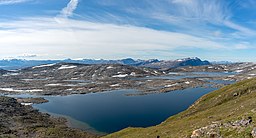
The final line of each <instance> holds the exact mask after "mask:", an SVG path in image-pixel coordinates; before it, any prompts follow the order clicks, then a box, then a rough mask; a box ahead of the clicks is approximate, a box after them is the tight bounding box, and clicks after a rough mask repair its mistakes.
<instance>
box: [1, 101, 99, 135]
mask: <svg viewBox="0 0 256 138" xmlns="http://www.w3.org/2000/svg"><path fill="white" fill-rule="evenodd" d="M65 122H66V120H65V119H64V118H52V117H50V115H49V114H45V113H40V112H38V110H35V109H33V108H32V106H25V105H21V104H20V103H18V102H17V100H16V99H14V98H9V97H3V96H1V97H0V137H3V138H5V137H10V138H27V137H33V138H46V137H47V138H60V137H62V138H96V137H99V136H96V135H93V134H90V133H87V132H84V131H80V130H76V129H71V128H68V127H67V126H66V124H65Z"/></svg>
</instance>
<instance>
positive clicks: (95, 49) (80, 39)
mask: <svg viewBox="0 0 256 138" xmlns="http://www.w3.org/2000/svg"><path fill="white" fill-rule="evenodd" d="M0 28H4V29H3V30H0V38H1V39H0V45H1V47H0V55H1V56H4V57H9V56H12V57H15V56H17V55H22V54H23V53H33V54H35V55H38V56H37V57H35V58H41V59H46V58H67V57H70V58H79V57H85V58H86V57H87V58H122V57H129V56H132V57H136V58H139V57H143V56H147V58H152V57H154V55H161V53H165V54H166V51H171V50H173V49H176V48H182V47H183V48H186V47H187V48H202V49H220V48H224V49H225V47H224V46H223V45H222V44H221V43H218V42H213V41H211V40H208V39H205V38H201V37H195V36H192V35H188V34H183V33H177V32H165V31H158V30H153V29H148V28H143V27H135V26H120V25H113V24H102V23H92V22H87V21H78V20H70V19H63V18H60V19H58V22H56V20H54V19H52V18H34V19H33V18H30V19H24V20H21V21H9V22H5V23H4V22H2V23H0ZM8 28H11V29H8ZM162 51H164V52H162ZM148 52H149V53H154V54H152V55H147V53H148ZM2 58H3V57H2ZM163 58H164V57H163Z"/></svg>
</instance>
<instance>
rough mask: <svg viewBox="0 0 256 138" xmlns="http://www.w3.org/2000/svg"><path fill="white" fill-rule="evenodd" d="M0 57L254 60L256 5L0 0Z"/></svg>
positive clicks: (216, 0) (225, 0) (219, 0)
mask: <svg viewBox="0 0 256 138" xmlns="http://www.w3.org/2000/svg"><path fill="white" fill-rule="evenodd" d="M0 13H1V14H0V58H26V59H64V58H73V59H80V58H95V59H100V58H103V59H120V58H127V57H132V58H139V59H151V58H158V59H178V58H185V57H195V56H196V57H200V58H202V59H207V60H219V61H220V60H230V61H255V59H256V58H255V54H256V46H255V44H256V39H255V37H256V25H255V24H256V1H255V0H247V1H246V2H245V1H244V0H54V1H53V0H0Z"/></svg>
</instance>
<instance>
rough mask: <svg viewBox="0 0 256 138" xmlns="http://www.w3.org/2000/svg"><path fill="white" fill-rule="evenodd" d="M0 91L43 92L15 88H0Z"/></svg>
mask: <svg viewBox="0 0 256 138" xmlns="http://www.w3.org/2000/svg"><path fill="white" fill-rule="evenodd" d="M0 90H2V91H6V92H41V91H43V90H41V89H33V90H16V89H13V88H0Z"/></svg>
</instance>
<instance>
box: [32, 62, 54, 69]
mask: <svg viewBox="0 0 256 138" xmlns="http://www.w3.org/2000/svg"><path fill="white" fill-rule="evenodd" d="M54 65H56V63H54V64H45V65H39V66H34V67H32V69H35V68H42V67H51V66H54Z"/></svg>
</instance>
